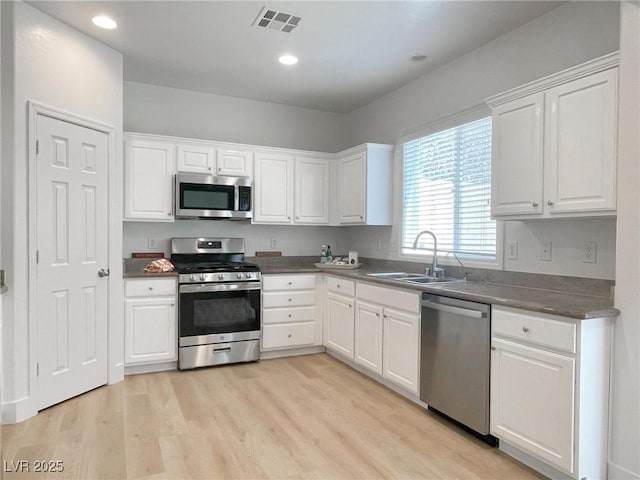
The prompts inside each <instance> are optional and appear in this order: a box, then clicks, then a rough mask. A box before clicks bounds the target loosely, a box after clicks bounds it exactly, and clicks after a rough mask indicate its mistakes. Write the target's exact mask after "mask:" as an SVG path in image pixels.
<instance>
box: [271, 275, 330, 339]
mask: <svg viewBox="0 0 640 480" xmlns="http://www.w3.org/2000/svg"><path fill="white" fill-rule="evenodd" d="M316 281H317V276H316V274H282V275H264V276H263V277H262V351H269V350H280V349H287V348H300V347H310V346H315V345H321V344H322V321H321V317H320V316H319V315H317V314H316Z"/></svg>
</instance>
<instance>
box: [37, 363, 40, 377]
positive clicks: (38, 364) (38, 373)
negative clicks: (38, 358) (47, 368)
mask: <svg viewBox="0 0 640 480" xmlns="http://www.w3.org/2000/svg"><path fill="white" fill-rule="evenodd" d="M39 376H40V362H37V363H36V377H39Z"/></svg>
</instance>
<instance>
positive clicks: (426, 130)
mask: <svg viewBox="0 0 640 480" xmlns="http://www.w3.org/2000/svg"><path fill="white" fill-rule="evenodd" d="M490 116H491V110H490V109H489V107H488V106H486V105H478V106H476V107H473V108H471V109H468V110H464V111H462V112H459V113H455V114H453V115H449V116H447V117H443V118H441V119H439V120H436V121H434V122H431V123H428V124H425V125H421V126H419V127H416V128H413V129H410V130H407V131H405V132H403V133H402V135H401V136H400V138H399V139H398V143H397V144H396V149H395V152H396V155H395V157H396V158H395V162H394V163H395V165H397V169H396V188H395V190H396V191H397V192H398V194H397V195H395V200H396V205H397V207H396V208H394V220H395V221H394V225H396V226H397V228H396V229H395V230H396V232H395V233H394V234H393V239H394V243H395V244H396V247H397V258H398V259H399V260H405V261H412V262H420V263H431V262H432V261H433V255H432V254H431V253H429V252H424V251H423V252H424V253H406V252H403V248H402V234H403V228H404V211H403V209H404V144H405V143H407V142H410V141H412V140H415V139H417V138H420V137H425V136H428V135H431V134H434V133H438V132H440V131H443V130H447V129H450V128H454V127H456V126H458V125H462V124H465V123H469V122H473V121H475V120H479V119H481V118H484V117H490ZM492 135H493V133H492ZM492 143H493V139H492ZM503 246H504V222H502V221H500V220H497V219H496V257H495V259H483V258H472V257H461V256H460V255H458V256H459V257H461V260H462V262H463V263H464V265H465V267H472V268H487V269H502V268H503V265H504V258H503V256H504V255H503V252H504V248H503ZM438 263H439V264H441V265H453V266H456V265H459V264H458V262H457V261H456V259H455V258H453V256H452V255H447V254H446V253H439V254H438Z"/></svg>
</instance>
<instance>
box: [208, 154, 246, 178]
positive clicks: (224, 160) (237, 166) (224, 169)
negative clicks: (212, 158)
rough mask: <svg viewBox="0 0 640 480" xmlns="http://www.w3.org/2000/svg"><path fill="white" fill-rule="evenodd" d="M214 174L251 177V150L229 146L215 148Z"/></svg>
mask: <svg viewBox="0 0 640 480" xmlns="http://www.w3.org/2000/svg"><path fill="white" fill-rule="evenodd" d="M216 165H217V166H216V174H217V175H229V176H232V177H251V176H252V171H253V168H252V167H253V152H252V151H249V150H239V149H230V148H218V149H217V150H216Z"/></svg>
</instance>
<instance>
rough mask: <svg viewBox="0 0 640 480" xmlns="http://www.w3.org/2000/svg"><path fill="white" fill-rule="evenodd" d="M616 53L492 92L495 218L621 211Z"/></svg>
mask: <svg viewBox="0 0 640 480" xmlns="http://www.w3.org/2000/svg"><path fill="white" fill-rule="evenodd" d="M617 63H618V57H617V54H611V55H607V56H605V57H601V58H599V59H596V60H593V61H591V62H587V63H585V64H582V65H579V66H577V67H574V68H571V69H568V70H565V71H563V72H560V73H558V74H555V75H552V76H549V77H546V78H543V79H541V80H539V81H536V82H532V83H530V84H527V85H525V86H523V87H520V88H517V89H514V90H510V91H509V92H506V93H504V94H501V95H497V96H495V97H491V98H490V99H488V100H487V103H488V104H489V105H490V106H491V107H492V122H493V126H492V128H493V141H492V185H491V186H492V192H491V196H492V198H491V201H492V208H491V212H492V215H493V216H494V217H496V218H503V219H535V218H554V217H584V216H601V215H614V214H615V209H616V202H615V200H616V198H615V197H616V188H615V185H616V136H617V82H618V80H617V78H618V69H617Z"/></svg>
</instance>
